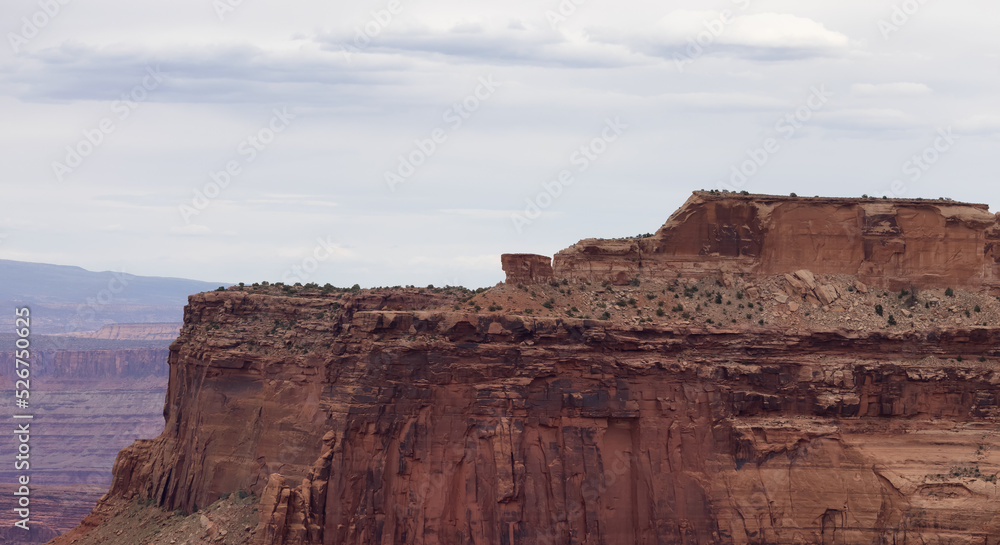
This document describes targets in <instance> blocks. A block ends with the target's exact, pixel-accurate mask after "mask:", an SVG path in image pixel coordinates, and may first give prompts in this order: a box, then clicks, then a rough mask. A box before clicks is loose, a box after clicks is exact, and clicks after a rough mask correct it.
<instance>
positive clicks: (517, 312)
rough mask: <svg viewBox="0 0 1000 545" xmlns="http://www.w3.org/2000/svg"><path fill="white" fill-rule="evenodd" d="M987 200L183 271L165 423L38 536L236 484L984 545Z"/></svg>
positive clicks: (427, 515)
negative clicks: (477, 248)
mask: <svg viewBox="0 0 1000 545" xmlns="http://www.w3.org/2000/svg"><path fill="white" fill-rule="evenodd" d="M994 223H995V221H994V219H993V216H992V215H990V214H989V213H988V212H987V211H986V210H985V208H983V207H980V206H978V205H956V204H951V203H944V202H919V201H889V202H881V201H865V202H859V201H857V200H854V201H850V200H846V199H788V198H777V197H775V198H771V197H766V198H765V197H759V198H742V197H734V196H732V195H729V196H721V197H720V196H715V195H702V194H699V195H696V196H695V197H693V198H692V199H691V200H690V201H689V202H688V203H687V204H686V205H685V207H684V208H682V209H681V210H680V211H678V212H677V213H676V214H674V215H673V216H672V217H671V219H670V220H669V221H668V222H667V224H666V225H665V226H664V228H663V229H661V230H660V231H659V232H658V233H657V234H656V235H655V236H653V237H650V238H645V239H628V240H613V241H583V242H581V243H580V244H578V245H576V246H574V247H571V248H570V249H568V250H566V251H564V252H561V253H560V254H559V255H557V256H556V260H555V265H554V269H553V271H552V273H551V274H550V272H549V270H548V269H547V268H546V267H547V265H548V262H547V258H544V257H538V256H524V255H509V256H506V258H505V259H504V263H503V264H504V268H505V270H507V272H508V275H509V277H508V278H509V279H510V280H511V282H512V284H511V285H500V286H497V287H495V288H493V289H491V290H488V291H487V292H485V293H483V294H481V295H476V296H475V297H474V298H473V297H472V296H467V297H463V295H464V294H454V293H447V292H444V291H441V290H434V291H437V293H434V292H432V291H427V292H425V290H372V291H362V292H360V293H355V294H320V293H319V291H318V290H313V291H311V292H308V290H307V291H306V292H300V293H298V294H292V295H288V294H282V293H281V292H280V291H279V290H270V291H268V290H266V289H261V290H253V289H249V288H247V289H236V288H234V289H231V290H229V291H225V292H210V293H203V294H199V295H195V296H192V297H191V299H190V302H189V305H188V307H187V308H186V311H185V322H184V326H183V328H182V331H181V335H180V337H179V338H178V340H177V341H176V342H175V343H174V344H173V345H172V346H171V348H170V356H169V364H170V386H169V389H168V392H167V403H166V406H165V415H166V419H167V424H166V428H165V429H164V432H163V434H162V435H160V436H159V437H158V438H156V439H154V440H142V441H137V442H136V443H135V444H133V445H132V446H130V447H129V448H127V449H125V450H123V451H122V452H121V453H120V454H119V456H118V458H117V460H116V462H115V468H114V480H113V483H112V486H111V490H110V492H109V495H108V496H107V498H106V500H105V501H104V502H102V503H101V504H100V505H99V506H98V508H97V509H96V510H95V512H94V513H93V514H92V515H91V516H89V517H88V518H87V519H86V520H85V521H84V523H83V524H82V525H81V526H80V527H79V528H77V529H76V530H74V532H72V533H71V534H69V535H67V536H64V537H62V538H60V539H57V540H56V541H55V542H54V543H56V544H59V545H61V544H63V543H66V544H68V543H77V544H80V545H88V544H90V543H97V542H99V539H96V538H91V537H89V536H90V535H91V534H90V533H88V532H89V530H90V529H92V528H94V527H95V526H99V525H101V524H102V523H104V522H105V521H108V520H116V519H111V518H109V517H111V516H112V515H113V514H114V510H115V509H117V507H116V505H120V504H121V502H122V501H123V500H134V501H135V500H141V501H147V500H152V502H153V503H155V504H157V505H158V506H160V507H161V508H163V509H167V510H175V509H179V510H183V511H194V510H196V509H199V508H204V507H205V506H208V505H209V504H212V502H214V501H215V500H216V499H218V498H219V497H221V496H224V495H226V494H230V493H234V492H237V491H240V490H243V491H248V492H251V493H254V494H258V495H260V513H259V514H260V523H259V525H258V526H257V527H256V528H254V529H252V530H251V531H248V532H247V535H246V536H245V540H246V541H247V542H252V543H256V544H258V545H286V544H287V545H305V544H308V545H319V544H323V545H333V544H342V543H357V544H387V543H393V544H396V543H401V544H421V545H445V544H469V543H474V544H477V545H486V544H490V545H492V544H507V545H514V544H531V545H535V544H663V543H671V544H673V543H678V544H691V545H695V544H697V545H708V544H713V545H714V544H772V543H773V544H802V543H810V544H859V543H878V544H888V543H893V544H896V545H904V544H917V543H920V544H938V545H944V544H968V545H972V544H977V545H978V544H986V545H997V544H998V543H1000V537H998V536H1000V483H998V476H997V474H998V471H1000V432H998V428H997V421H998V417H1000V387H998V385H1000V349H998V348H997V347H998V346H1000V328H997V327H996V324H995V323H990V321H991V320H993V321H995V319H996V317H997V316H1000V312H998V306H997V304H996V301H995V300H994V298H993V297H991V296H988V295H985V292H986V290H987V289H988V288H991V287H993V282H994V276H993V275H994V272H993V267H994V262H993V258H992V257H991V255H992V254H991V253H990V252H992V249H991V246H990V244H991V242H990V240H992V238H991V237H992V235H990V233H991V232H993V230H994V227H993V225H994ZM804 262H805V263H804ZM806 266H808V268H810V269H812V271H811V272H810V271H808V270H804V267H806ZM970 267H971V269H970ZM976 267H978V268H976ZM845 270H849V273H845V272H844V271H845ZM678 273H680V275H681V278H678ZM738 273H743V274H742V275H740V274H738ZM637 277H638V280H637ZM563 278H566V279H567V281H566V282H565V283H564V282H563V281H562V279H563ZM692 278H695V279H701V280H700V281H699V282H696V283H689V282H688V281H687V280H688V279H692ZM556 279H558V280H559V282H555V281H554V280H556ZM550 281H551V282H550ZM600 281H610V282H611V283H612V284H613V283H616V282H617V283H621V284H628V285H627V286H626V287H624V288H616V287H614V286H611V285H607V286H599V284H600ZM515 283H523V284H525V285H520V286H516V287H515V286H514V285H513V284H515ZM636 283H638V284H639V286H636V285H635V284H636ZM894 284H897V285H904V286H906V287H907V288H910V286H916V287H918V288H920V293H919V295H918V294H916V293H914V292H912V291H907V292H906V293H903V292H900V293H899V294H898V296H897V295H896V294H895V293H888V292H884V291H883V290H881V289H878V290H876V289H874V288H870V287H869V286H872V287H875V286H881V287H884V288H889V287H891V286H893V285H894ZM943 285H948V286H954V287H956V288H967V290H966V291H962V292H961V293H959V294H957V295H955V294H952V295H954V297H952V296H949V295H945V294H944V291H943V290H935V289H932V288H934V287H935V286H943ZM708 290H711V291H710V292H709V291H708ZM292 291H295V290H292ZM932 303H933V304H932ZM703 305H704V307H703ZM876 305H877V308H878V310H877V311H876V310H874V308H875V306H876ZM672 306H673V307H674V308H671V307H672ZM487 307H488V308H489V309H492V310H490V311H489V312H483V311H479V312H476V311H474V309H482V308H487ZM709 307H710V309H709ZM581 309H582V310H581ZM602 311H603V315H602V316H601V318H600V319H590V318H588V317H587V316H596V315H598V314H600V313H601V312H602ZM883 311H884V312H888V313H890V314H889V318H890V321H889V322H888V324H887V323H886V317H884V316H883ZM892 313H895V315H893V314H892ZM895 316H898V317H899V322H900V323H899V324H898V325H897V324H896V318H895ZM963 316H964V318H963ZM984 316H990V317H991V318H990V319H987V318H984ZM904 321H905V323H903V322H904ZM980 324H982V325H980ZM98 533H99V532H98ZM106 534H107V532H104V535H106ZM229 537H230V538H233V536H229Z"/></svg>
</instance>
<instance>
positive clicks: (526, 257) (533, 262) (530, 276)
mask: <svg viewBox="0 0 1000 545" xmlns="http://www.w3.org/2000/svg"><path fill="white" fill-rule="evenodd" d="M500 262H501V266H502V267H503V270H504V272H505V273H507V283H508V284H517V283H519V282H523V283H525V284H536V283H539V282H548V281H549V280H551V279H552V258H549V257H545V256H542V255H534V254H504V255H502V256H500Z"/></svg>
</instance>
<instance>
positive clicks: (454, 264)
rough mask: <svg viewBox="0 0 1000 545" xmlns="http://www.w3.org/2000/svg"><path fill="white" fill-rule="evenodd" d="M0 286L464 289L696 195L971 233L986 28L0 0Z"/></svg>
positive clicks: (891, 15) (570, 5) (772, 9)
mask: <svg viewBox="0 0 1000 545" xmlns="http://www.w3.org/2000/svg"><path fill="white" fill-rule="evenodd" d="M3 10H4V16H3V17H2V18H0V21H2V26H0V31H2V33H3V35H4V38H5V39H4V43H3V44H0V116H2V119H3V127H4V129H3V130H2V131H0V139H2V142H0V212H2V213H0V258H4V259H14V260H21V261H35V262H45V263H55V264H64V265H77V266H81V267H84V268H87V269H90V270H97V271H104V270H112V271H121V272H127V273H130V274H137V275H153V276H175V277H184V278H191V279H197V280H206V281H213V282H215V281H218V282H227V283H235V282H241V281H242V282H246V283H252V282H259V281H262V280H268V281H271V282H276V281H285V282H289V283H291V282H295V281H301V282H303V283H305V282H317V283H319V284H324V283H327V282H329V283H332V284H334V285H337V286H350V285H353V284H355V283H358V284H360V285H362V286H364V287H370V286H388V285H408V284H412V285H417V286H424V285H427V284H434V285H437V286H442V285H465V286H469V287H480V286H490V285H493V284H495V283H497V282H499V281H502V280H503V273H502V271H501V268H500V255H501V254H503V253H539V254H544V255H553V254H555V253H556V252H558V251H559V250H561V249H563V248H566V247H568V246H570V245H572V244H574V243H576V242H577V241H578V240H580V239H583V238H589V237H599V238H611V237H621V236H630V235H636V234H641V233H647V232H654V231H656V229H658V228H659V227H660V226H661V225H662V224H663V223H664V222H665V221H666V219H667V218H668V217H669V215H670V214H671V213H672V212H673V211H674V210H676V209H677V208H678V207H679V206H680V205H681V204H682V203H683V202H684V201H685V200H686V199H687V198H688V197H689V196H690V193H691V191H693V190H698V189H731V190H746V191H749V192H751V193H767V194H789V193H791V192H796V193H797V194H798V195H800V196H813V195H822V196H861V195H862V194H869V195H876V196H882V195H887V196H892V197H950V198H953V199H956V200H962V201H972V202H981V203H987V204H991V205H993V206H992V208H993V209H994V210H995V209H996V208H997V206H996V205H997V204H1000V185H998V184H997V183H996V182H997V179H996V175H995V172H996V170H997V169H996V164H995V160H996V157H997V156H998V154H997V151H998V147H997V145H998V143H1000V108H998V107H997V96H998V92H997V91H998V90H1000V89H998V88H1000V85H998V84H1000V62H998V61H1000V58H998V57H1000V33H997V32H996V29H997V28H1000V20H998V19H1000V11H998V10H996V6H995V3H993V2H987V1H986V0H957V1H953V2H941V1H936V0H923V1H920V0H905V1H902V0H892V1H885V0H876V1H872V0H865V1H860V0H841V1H839V2H818V1H803V0H795V1H778V0H773V1H765V0H717V1H699V2H694V1H683V0H679V1H670V2H607V1H599V0H561V1H558V0H551V1H541V2H537V1H536V2H523V1H518V0H512V1H507V2H502V3H500V2H475V1H473V2H470V1H464V2H457V1H435V0H416V1H405V0H391V1H386V0H375V1H361V2H351V3H341V2H338V3H331V2H318V1H311V0H304V1H300V2H295V3H293V4H279V3H277V2H263V1H262V0H199V1H191V0H172V1H170V2H145V3H137V2H125V1H123V0H91V1H88V2H82V1H72V0H33V1H20V0H11V1H8V2H5V5H4V8H3Z"/></svg>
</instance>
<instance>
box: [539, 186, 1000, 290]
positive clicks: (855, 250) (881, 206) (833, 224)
mask: <svg viewBox="0 0 1000 545" xmlns="http://www.w3.org/2000/svg"><path fill="white" fill-rule="evenodd" d="M998 241H1000V225H998V223H997V218H996V216H995V215H993V214H991V213H990V212H989V209H988V207H987V206H986V205H980V204H967V203H956V202H953V201H929V200H913V199H891V200H880V199H878V200H877V199H842V198H798V197H777V196H766V195H763V196H762V195H737V194H735V193H723V194H718V193H707V192H696V193H695V194H694V195H692V197H691V198H690V199H688V201H687V202H686V203H684V205H683V206H682V207H681V208H680V209H679V210H678V211H677V212H675V213H674V214H673V215H672V216H671V217H670V219H669V220H667V222H666V223H665V224H664V225H663V227H661V228H660V230H659V231H657V232H656V234H655V235H654V236H652V237H648V238H642V239H586V240H582V241H580V242H579V243H577V244H576V245H574V246H571V247H569V248H567V249H565V250H563V251H561V252H559V253H558V254H556V256H555V259H554V262H553V269H554V274H555V276H556V278H569V279H587V280H608V281H611V282H614V283H618V284H624V283H626V282H628V281H630V280H632V279H633V278H637V277H638V278H672V277H675V276H677V275H678V274H681V275H682V276H684V277H698V276H711V275H717V274H720V273H745V274H751V275H759V276H768V275H773V274H783V273H788V272H791V271H793V270H796V269H800V268H802V267H808V268H809V269H810V270H812V271H813V272H815V273H820V274H851V275H856V276H857V277H858V278H859V279H860V280H861V281H862V282H866V283H870V284H873V285H877V286H880V287H885V288H887V289H895V290H898V289H900V288H904V287H907V286H909V285H919V286H923V287H946V286H954V287H980V286H989V287H997V286H998V285H1000V263H998V261H1000V244H998Z"/></svg>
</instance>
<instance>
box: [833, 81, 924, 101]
mask: <svg viewBox="0 0 1000 545" xmlns="http://www.w3.org/2000/svg"><path fill="white" fill-rule="evenodd" d="M932 92H933V91H932V90H931V88H930V87H928V86H927V84H924V83H913V82H909V81H900V82H895V83H855V84H854V85H851V94H852V95H856V96H874V97H893V96H920V95H928V94H930V93H932Z"/></svg>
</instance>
